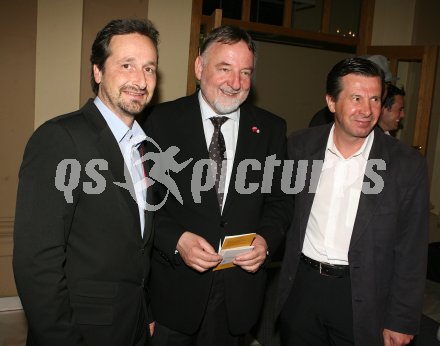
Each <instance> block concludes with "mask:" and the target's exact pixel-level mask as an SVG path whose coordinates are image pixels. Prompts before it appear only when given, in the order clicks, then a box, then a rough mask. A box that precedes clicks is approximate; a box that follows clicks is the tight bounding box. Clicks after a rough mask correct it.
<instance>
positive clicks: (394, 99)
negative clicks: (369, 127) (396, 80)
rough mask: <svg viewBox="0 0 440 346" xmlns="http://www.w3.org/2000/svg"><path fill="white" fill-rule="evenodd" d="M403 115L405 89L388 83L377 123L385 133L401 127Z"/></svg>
mask: <svg viewBox="0 0 440 346" xmlns="http://www.w3.org/2000/svg"><path fill="white" fill-rule="evenodd" d="M404 117H405V90H404V89H403V88H398V87H396V86H395V85H393V84H389V85H388V88H387V94H386V96H385V99H384V100H383V102H382V113H381V115H380V117H379V122H378V125H379V127H380V128H381V129H382V130H383V131H384V132H385V133H386V134H390V131H391V132H392V131H396V130H398V129H399V128H400V127H401V120H402V119H403V118H404Z"/></svg>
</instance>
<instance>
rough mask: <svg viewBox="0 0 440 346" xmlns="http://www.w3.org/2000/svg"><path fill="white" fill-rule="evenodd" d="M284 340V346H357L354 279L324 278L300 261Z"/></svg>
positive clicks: (284, 322) (282, 327) (284, 315)
mask: <svg viewBox="0 0 440 346" xmlns="http://www.w3.org/2000/svg"><path fill="white" fill-rule="evenodd" d="M280 336H281V344H282V345H283V346H291V345H295V346H321V345H322V346H328V345H337V346H349V345H354V335H353V312H352V303H351V283H350V277H349V276H346V277H342V278H335V277H329V276H324V275H321V274H320V273H319V271H317V270H315V269H313V268H311V267H309V266H308V265H307V264H305V263H303V262H302V261H300V264H299V266H298V271H297V274H296V276H295V280H294V283H293V287H292V290H291V292H290V295H289V297H288V299H287V301H286V303H285V305H284V307H283V310H282V312H281V315H280Z"/></svg>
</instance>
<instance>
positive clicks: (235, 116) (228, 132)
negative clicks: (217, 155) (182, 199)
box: [198, 91, 240, 211]
mask: <svg viewBox="0 0 440 346" xmlns="http://www.w3.org/2000/svg"><path fill="white" fill-rule="evenodd" d="M198 96H199V104H200V111H201V113H202V121H203V130H204V131H205V139H206V147H207V149H208V150H209V144H210V143H211V139H212V135H213V133H214V125H213V124H212V122H211V120H209V118H212V117H218V116H225V117H228V118H229V120H228V121H226V122H225V123H224V124H223V125H222V127H221V129H220V130H221V133H222V134H223V137H224V139H225V145H226V160H227V166H226V178H225V190H224V195H223V196H224V197H223V205H222V211H223V207H224V206H225V201H226V196H227V194H228V189H229V182H230V180H231V173H232V165H233V163H234V157H235V149H236V147H237V137H238V126H239V123H240V109H238V110H237V111H235V112H232V113H229V114H217V113H216V112H214V111H213V110H212V108H211V107H210V106H209V104H208V103H207V102H206V101H205V99H204V98H203V96H202V92H201V91H199V95H198Z"/></svg>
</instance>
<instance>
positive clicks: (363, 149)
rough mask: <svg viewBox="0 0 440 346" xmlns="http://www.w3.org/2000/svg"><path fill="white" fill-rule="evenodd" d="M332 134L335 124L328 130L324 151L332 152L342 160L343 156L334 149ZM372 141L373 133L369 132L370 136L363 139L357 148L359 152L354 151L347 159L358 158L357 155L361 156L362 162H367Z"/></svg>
mask: <svg viewBox="0 0 440 346" xmlns="http://www.w3.org/2000/svg"><path fill="white" fill-rule="evenodd" d="M334 132H335V124H333V126H332V128H331V130H330V134H329V136H328V140H327V147H326V151H327V150H328V151H330V152H332V153H333V154H335V155H337V156H339V157H341V158H344V156H343V155H342V154H341V153H340V151H339V150H338V148H337V147H336V145H335V142H334V141H333V133H334ZM373 140H374V131H371V132H370V134H369V135H368V136H367V137H366V138H365V140H364V143H363V144H362V146H361V147H360V148H359V150H358V151H356V152H355V153H354V154H353V155H351V156H350V157H348V158H347V159H350V158H352V157H355V156H358V155H362V157H363V158H364V160H368V156H370V151H371V146H372V145H373Z"/></svg>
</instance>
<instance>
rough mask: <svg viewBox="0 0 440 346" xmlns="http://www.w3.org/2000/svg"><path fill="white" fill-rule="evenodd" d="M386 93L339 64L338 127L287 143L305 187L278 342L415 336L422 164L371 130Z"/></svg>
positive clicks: (366, 74)
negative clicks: (383, 94) (383, 93)
mask: <svg viewBox="0 0 440 346" xmlns="http://www.w3.org/2000/svg"><path fill="white" fill-rule="evenodd" d="M382 90H383V73H382V71H380V70H379V69H378V67H377V66H376V65H374V64H372V63H371V62H369V61H368V60H364V59H361V58H349V59H346V60H343V61H341V62H339V63H338V64H336V65H335V66H334V67H333V69H332V70H331V71H330V73H329V74H328V77H327V91H326V93H327V95H326V100H327V104H328V107H329V109H330V110H331V111H332V112H333V113H334V114H335V123H334V124H330V125H324V126H319V127H314V128H310V129H305V130H301V131H298V132H297V133H293V134H292V135H291V136H290V137H289V140H288V153H289V159H292V160H294V162H295V163H296V164H297V166H296V167H297V169H296V171H294V174H293V177H297V176H300V177H303V179H306V180H305V182H306V184H305V187H304V188H303V189H302V191H301V192H299V193H298V194H296V195H295V213H294V217H293V221H292V225H291V227H290V229H289V231H288V234H287V239H286V245H285V257H284V259H283V264H282V269H281V273H280V283H279V292H278V293H279V297H278V299H279V304H278V311H280V310H281V313H280V326H281V341H282V344H283V345H286V346H287V345H289V346H290V345H295V346H301V345H310V346H320V345H323V346H324V345H356V346H373V345H386V346H391V345H393V346H395V345H406V344H408V343H409V342H410V341H411V339H412V338H413V336H414V334H416V333H417V331H418V328H419V323H420V316H421V307H422V298H423V291H424V283H425V273H426V253H427V238H428V186H427V185H428V178H427V171H426V164H425V160H424V158H422V157H421V156H420V154H419V153H418V152H416V151H415V150H414V149H412V148H410V147H409V146H406V145H405V144H403V143H401V142H399V141H397V140H396V139H394V138H392V137H390V136H387V135H385V134H384V133H383V131H381V130H380V129H379V128H378V127H377V126H375V125H376V123H377V120H378V118H379V115H380V112H381V96H382ZM301 160H302V161H303V162H299V164H298V161H301ZM305 163H308V165H306V164H305ZM319 163H321V164H319ZM312 164H313V166H312ZM305 170H307V174H306V172H305ZM297 174H299V175H297ZM296 183H297V184H298V182H296Z"/></svg>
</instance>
